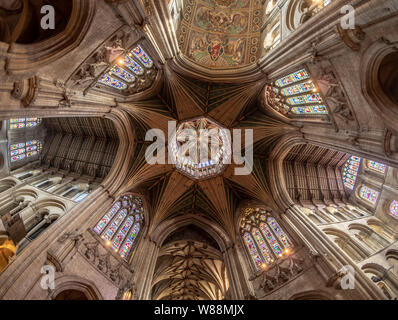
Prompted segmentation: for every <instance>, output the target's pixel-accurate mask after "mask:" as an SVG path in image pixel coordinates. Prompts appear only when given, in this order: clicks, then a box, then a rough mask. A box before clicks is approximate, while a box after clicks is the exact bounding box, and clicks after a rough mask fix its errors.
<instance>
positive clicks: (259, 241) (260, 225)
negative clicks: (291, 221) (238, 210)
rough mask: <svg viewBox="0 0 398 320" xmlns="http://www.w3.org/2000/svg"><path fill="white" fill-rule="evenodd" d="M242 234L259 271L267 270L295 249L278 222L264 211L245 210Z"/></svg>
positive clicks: (258, 209) (257, 209) (255, 209)
mask: <svg viewBox="0 0 398 320" xmlns="http://www.w3.org/2000/svg"><path fill="white" fill-rule="evenodd" d="M240 232H241V235H242V238H243V241H244V243H245V245H246V248H247V251H248V253H249V255H250V257H251V259H252V260H253V262H254V265H255V267H256V269H257V270H261V269H265V268H267V266H268V265H270V264H272V263H273V262H274V261H276V260H278V259H280V258H282V257H283V256H284V255H287V254H289V253H290V250H291V249H292V248H293V247H294V246H293V243H292V241H291V240H290V238H289V236H288V235H287V234H286V233H285V232H284V231H283V229H282V228H281V227H280V225H279V224H278V222H277V221H276V220H275V219H274V218H273V217H271V216H270V213H268V212H267V211H266V210H264V209H260V208H247V209H245V212H244V218H243V220H242V223H241V226H240Z"/></svg>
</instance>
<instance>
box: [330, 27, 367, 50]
mask: <svg viewBox="0 0 398 320" xmlns="http://www.w3.org/2000/svg"><path fill="white" fill-rule="evenodd" d="M336 32H337V34H338V35H339V36H340V38H341V40H343V42H344V44H345V45H346V46H347V47H349V48H350V49H351V50H353V51H359V49H360V48H361V45H360V42H361V41H362V40H364V39H365V32H364V31H363V30H362V28H361V27H360V26H355V29H343V28H342V27H341V25H340V24H337V26H336Z"/></svg>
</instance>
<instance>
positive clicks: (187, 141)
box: [169, 117, 232, 180]
mask: <svg viewBox="0 0 398 320" xmlns="http://www.w3.org/2000/svg"><path fill="white" fill-rule="evenodd" d="M169 152H170V153H171V155H172V156H174V157H175V159H174V160H175V166H176V168H177V170H178V171H180V172H181V173H183V174H184V175H186V176H188V177H189V178H191V179H196V180H197V179H206V178H210V177H214V176H217V175H219V174H220V173H221V172H222V171H223V170H224V169H225V167H226V166H227V165H228V164H229V163H230V162H231V153H232V152H231V135H230V131H229V130H228V129H226V128H223V127H222V126H220V125H219V124H217V123H216V122H215V121H213V120H210V119H208V118H204V117H201V118H195V119H193V120H188V121H184V122H182V123H180V124H179V125H178V126H177V128H176V131H175V133H174V134H173V136H172V139H171V143H170V146H169Z"/></svg>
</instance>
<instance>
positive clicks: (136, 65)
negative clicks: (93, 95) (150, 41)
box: [98, 45, 153, 91]
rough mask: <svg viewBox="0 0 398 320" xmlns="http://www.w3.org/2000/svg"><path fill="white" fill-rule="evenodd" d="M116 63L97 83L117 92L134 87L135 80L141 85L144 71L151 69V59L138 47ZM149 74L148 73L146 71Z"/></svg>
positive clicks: (143, 79)
mask: <svg viewBox="0 0 398 320" xmlns="http://www.w3.org/2000/svg"><path fill="white" fill-rule="evenodd" d="M116 61H117V64H114V65H113V66H112V67H111V68H110V69H108V70H107V71H106V72H105V73H104V74H102V75H101V77H100V78H99V79H98V83H100V84H103V85H106V86H108V87H112V88H114V89H117V90H119V91H123V90H126V89H127V88H128V87H129V86H130V87H134V86H135V84H134V83H135V82H136V81H137V80H138V81H140V82H141V83H142V82H144V81H145V78H143V76H144V75H145V74H146V72H145V69H151V68H152V67H153V61H152V59H151V58H150V57H149V55H148V54H147V53H146V52H145V50H144V49H143V48H142V47H141V46H140V45H138V46H136V47H135V48H133V49H132V50H131V51H129V52H128V53H127V54H125V55H124V56H121V57H120V58H118V59H116ZM149 73H150V71H148V74H149Z"/></svg>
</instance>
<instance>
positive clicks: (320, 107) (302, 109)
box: [291, 105, 328, 114]
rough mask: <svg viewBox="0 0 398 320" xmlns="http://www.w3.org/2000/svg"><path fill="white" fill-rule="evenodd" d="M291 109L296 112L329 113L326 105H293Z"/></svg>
mask: <svg viewBox="0 0 398 320" xmlns="http://www.w3.org/2000/svg"><path fill="white" fill-rule="evenodd" d="M291 111H292V112H293V113H295V114H327V113H328V111H327V109H326V106H324V105H316V106H307V107H292V109H291Z"/></svg>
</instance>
